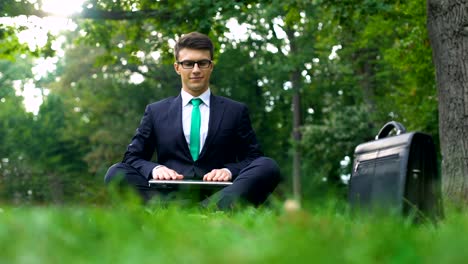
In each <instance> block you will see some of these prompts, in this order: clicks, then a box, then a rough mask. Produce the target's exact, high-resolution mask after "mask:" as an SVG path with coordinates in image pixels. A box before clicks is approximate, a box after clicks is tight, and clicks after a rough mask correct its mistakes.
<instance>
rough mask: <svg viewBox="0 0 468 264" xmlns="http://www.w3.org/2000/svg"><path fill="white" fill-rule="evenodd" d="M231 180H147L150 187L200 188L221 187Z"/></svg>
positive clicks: (228, 183)
mask: <svg viewBox="0 0 468 264" xmlns="http://www.w3.org/2000/svg"><path fill="white" fill-rule="evenodd" d="M231 184H232V182H227V181H202V180H154V179H153V180H149V186H150V187H156V188H176V187H179V186H184V187H200V188H216V187H218V188H222V187H226V186H229V185H231Z"/></svg>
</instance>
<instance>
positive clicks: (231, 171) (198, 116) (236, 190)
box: [105, 32, 280, 209]
mask: <svg viewBox="0 0 468 264" xmlns="http://www.w3.org/2000/svg"><path fill="white" fill-rule="evenodd" d="M174 53H175V54H174V55H175V59H176V62H175V63H174V69H175V71H176V72H177V74H178V75H180V79H181V82H182V89H181V92H180V95H179V96H176V97H170V98H166V99H164V100H161V101H158V102H156V103H152V104H150V105H148V106H147V107H146V110H145V113H144V116H143V118H142V120H141V123H140V125H139V127H138V129H137V131H136V134H135V135H134V137H133V139H132V142H131V143H130V144H129V145H128V148H127V151H126V153H125V156H124V159H123V162H122V163H118V164H115V165H113V166H112V167H111V168H109V170H108V172H107V174H106V176H105V182H106V183H109V182H111V181H112V180H114V179H117V178H119V177H116V176H117V175H118V174H123V176H124V177H123V179H124V182H125V183H128V184H130V185H131V186H134V187H135V188H136V189H137V190H138V192H139V193H140V194H141V195H142V196H143V198H144V199H145V200H147V199H150V198H151V195H152V193H154V190H152V189H151V188H150V187H149V185H148V180H149V179H156V180H158V179H159V180H183V179H191V180H193V179H198V180H203V181H232V184H231V185H229V186H228V187H225V188H223V189H222V190H220V191H219V193H217V195H213V196H211V197H209V198H208V199H206V200H204V201H203V202H202V204H207V203H208V202H210V203H215V204H216V205H217V206H218V207H219V208H221V209H224V208H231V207H232V206H233V205H234V204H235V203H236V201H239V200H241V201H246V202H248V203H250V204H253V205H255V206H257V205H260V204H262V203H263V202H264V201H265V200H266V198H267V197H268V195H269V194H270V193H271V192H273V190H274V189H275V188H276V186H277V185H278V182H279V178H280V173H279V168H278V165H277V164H276V162H275V161H274V160H272V159H270V158H267V157H264V156H263V153H262V152H261V150H260V148H259V145H258V143H257V139H256V136H255V133H254V131H253V129H252V126H251V122H250V118H249V113H248V110H247V107H246V106H245V105H244V104H242V103H239V102H236V101H233V100H231V99H228V98H225V97H221V96H215V95H213V94H212V93H211V91H210V88H209V81H210V76H211V73H212V71H213V68H214V64H213V61H212V60H213V44H212V42H211V40H210V39H209V38H208V36H206V35H203V34H201V33H197V32H192V33H189V34H186V35H184V36H183V37H181V38H180V39H179V41H178V42H177V44H176V46H175V49H174ZM192 99H193V100H192ZM154 151H156V154H157V162H152V161H151V157H152V156H153V154H154Z"/></svg>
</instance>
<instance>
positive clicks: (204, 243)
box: [0, 202, 468, 263]
mask: <svg viewBox="0 0 468 264" xmlns="http://www.w3.org/2000/svg"><path fill="white" fill-rule="evenodd" d="M0 207H1V206H0ZM1 208H2V209H0V263H466V262H467V261H468V250H467V249H466V248H467V246H468V214H466V213H460V212H456V211H454V210H452V211H453V212H447V213H446V218H445V219H444V220H443V221H441V222H440V223H439V224H438V225H437V226H433V225H431V224H421V225H415V224H412V223H411V221H409V220H408V219H403V218H400V217H395V216H393V217H391V216H350V215H349V214H348V213H347V210H346V208H343V206H342V205H341V204H340V203H336V202H335V203H330V204H328V205H321V206H320V205H319V206H315V207H313V208H309V209H307V210H302V211H298V212H285V211H284V210H282V208H281V207H280V206H273V207H271V208H268V209H253V208H246V209H244V210H240V211H237V212H232V213H223V212H216V211H203V210H199V209H197V208H180V207H179V208H177V207H170V208H162V207H160V206H157V205H150V206H141V205H136V204H132V203H123V204H121V205H108V206H102V207H95V206H88V207H84V206H81V207H70V206H67V207H50V206H49V207H38V206H36V207H34V206H28V207H19V208H18V207H17V208H13V207H1Z"/></svg>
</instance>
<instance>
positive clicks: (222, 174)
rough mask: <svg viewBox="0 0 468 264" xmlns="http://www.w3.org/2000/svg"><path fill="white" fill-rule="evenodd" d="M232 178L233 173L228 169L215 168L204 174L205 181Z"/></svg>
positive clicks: (228, 179)
mask: <svg viewBox="0 0 468 264" xmlns="http://www.w3.org/2000/svg"><path fill="white" fill-rule="evenodd" d="M231 179H232V174H231V172H230V171H229V170H228V169H214V170H212V171H210V172H208V173H207V174H205V176H203V180H204V181H230V180H231Z"/></svg>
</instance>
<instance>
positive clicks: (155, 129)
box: [123, 94, 263, 179]
mask: <svg viewBox="0 0 468 264" xmlns="http://www.w3.org/2000/svg"><path fill="white" fill-rule="evenodd" d="M155 151H156V155H157V162H152V161H151V158H152V156H153V154H154V152H155ZM262 155H263V153H262V152H261V150H260V147H259V144H258V143H257V139H256V136H255V133H254V131H253V129H252V125H251V122H250V118H249V112H248V109H247V107H246V106H245V105H244V104H242V103H239V102H236V101H233V100H231V99H228V98H225V97H221V96H215V95H213V94H212V95H211V97H210V120H209V123H208V135H207V137H206V140H205V144H204V145H203V148H202V150H201V153H200V156H199V158H198V160H197V161H193V160H192V156H191V155H190V150H189V146H188V144H187V141H186V140H185V136H184V132H183V128H182V97H181V96H180V95H179V96H177V97H170V98H167V99H164V100H161V101H159V102H156V103H152V104H150V105H148V106H147V107H146V110H145V114H144V116H143V118H142V120H141V122H140V125H139V127H138V129H137V130H136V134H135V135H134V136H133V138H132V142H131V143H130V144H129V145H128V148H127V151H126V152H125V157H124V160H123V162H125V163H127V164H129V165H131V166H133V167H134V168H136V169H137V170H139V171H140V173H141V174H142V175H144V176H146V177H147V178H151V175H152V174H151V172H152V170H153V168H154V167H155V166H157V165H164V166H166V167H168V168H170V169H173V170H175V171H177V172H178V173H180V174H182V175H184V177H185V178H201V177H203V175H205V174H206V173H208V172H210V171H211V170H212V169H221V168H228V169H229V170H230V171H231V173H232V176H233V179H234V178H235V177H236V176H237V175H238V174H239V172H240V171H241V170H242V169H243V168H245V167H246V166H247V165H249V164H250V162H252V161H253V160H254V159H256V158H257V157H260V156H262Z"/></svg>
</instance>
